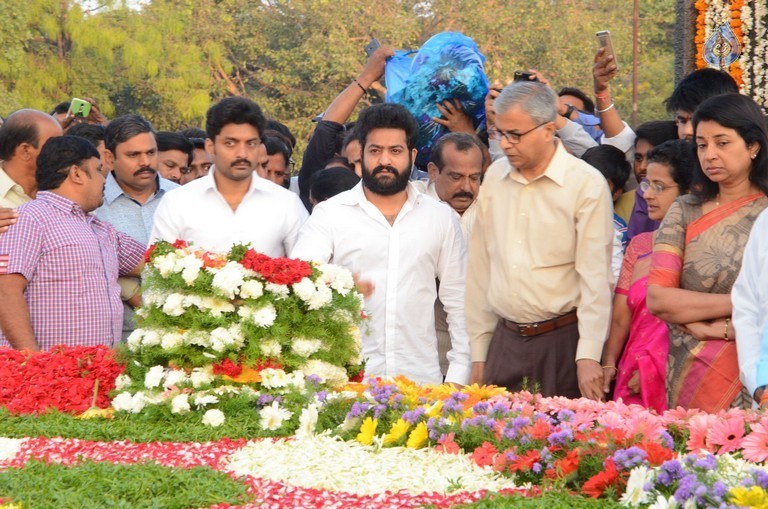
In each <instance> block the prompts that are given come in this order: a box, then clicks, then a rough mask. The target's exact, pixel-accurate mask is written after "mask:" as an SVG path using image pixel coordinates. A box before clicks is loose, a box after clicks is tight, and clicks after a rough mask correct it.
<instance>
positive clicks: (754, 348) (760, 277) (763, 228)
mask: <svg viewBox="0 0 768 509" xmlns="http://www.w3.org/2000/svg"><path fill="white" fill-rule="evenodd" d="M731 302H732V304H733V312H732V315H733V327H734V329H736V352H737V355H738V358H739V373H740V378H741V383H743V384H744V387H746V388H747V390H748V391H749V394H750V395H752V394H754V393H755V389H757V388H758V387H759V386H761V385H765V384H768V377H767V376H766V375H768V372H764V373H763V376H762V378H763V379H762V380H760V379H758V365H760V364H763V369H764V370H765V369H766V368H768V365H766V364H768V344H765V342H764V339H763V338H764V336H765V332H766V325H768V214H766V213H765V212H763V213H761V214H760V216H758V218H757V221H755V224H754V226H753V227H752V231H751V232H750V234H749V240H748V241H747V246H746V247H745V248H744V258H743V260H742V263H741V271H740V272H739V277H738V278H737V279H736V283H734V285H733V288H732V289H731ZM761 357H762V359H761Z"/></svg>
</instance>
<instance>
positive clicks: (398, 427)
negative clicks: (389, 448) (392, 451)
mask: <svg viewBox="0 0 768 509" xmlns="http://www.w3.org/2000/svg"><path fill="white" fill-rule="evenodd" d="M410 427H411V425H410V423H408V421H404V420H403V419H398V420H397V422H396V423H394V424H393V425H392V428H391V429H390V430H389V433H388V434H387V435H386V436H385V437H384V445H390V444H394V443H395V442H397V441H398V440H400V439H401V438H402V437H403V435H405V434H406V433H407V432H408V429H409V428H410Z"/></svg>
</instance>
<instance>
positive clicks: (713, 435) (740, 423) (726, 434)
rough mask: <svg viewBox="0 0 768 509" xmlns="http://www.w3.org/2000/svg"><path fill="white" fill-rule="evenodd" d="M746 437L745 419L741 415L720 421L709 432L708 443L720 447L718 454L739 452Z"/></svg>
mask: <svg viewBox="0 0 768 509" xmlns="http://www.w3.org/2000/svg"><path fill="white" fill-rule="evenodd" d="M743 436H744V418H743V417H741V415H735V416H732V417H727V418H725V419H718V421H717V422H716V423H714V424H713V425H712V427H710V428H709V431H708V432H707V442H709V443H710V444H711V445H712V446H713V447H715V446H720V448H719V449H718V450H717V453H718V454H725V453H727V452H733V451H738V450H739V449H740V448H741V440H742V437H743Z"/></svg>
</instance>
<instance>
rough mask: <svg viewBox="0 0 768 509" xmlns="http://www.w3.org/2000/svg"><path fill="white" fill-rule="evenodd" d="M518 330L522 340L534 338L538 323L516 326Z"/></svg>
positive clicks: (537, 331) (537, 330)
mask: <svg viewBox="0 0 768 509" xmlns="http://www.w3.org/2000/svg"><path fill="white" fill-rule="evenodd" d="M518 328H519V329H520V335H521V336H523V337H524V338H529V337H532V336H536V335H537V334H538V333H539V324H538V323H527V324H525V325H520V326H518ZM531 329H533V330H531Z"/></svg>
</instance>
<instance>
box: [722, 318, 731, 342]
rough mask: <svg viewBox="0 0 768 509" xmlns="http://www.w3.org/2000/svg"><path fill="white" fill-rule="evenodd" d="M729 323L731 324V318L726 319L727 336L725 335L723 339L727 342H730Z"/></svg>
mask: <svg viewBox="0 0 768 509" xmlns="http://www.w3.org/2000/svg"><path fill="white" fill-rule="evenodd" d="M729 323H731V319H730V318H726V319H725V334H723V339H724V340H726V341H730V340H729V339H728V324H729Z"/></svg>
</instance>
